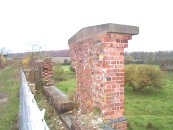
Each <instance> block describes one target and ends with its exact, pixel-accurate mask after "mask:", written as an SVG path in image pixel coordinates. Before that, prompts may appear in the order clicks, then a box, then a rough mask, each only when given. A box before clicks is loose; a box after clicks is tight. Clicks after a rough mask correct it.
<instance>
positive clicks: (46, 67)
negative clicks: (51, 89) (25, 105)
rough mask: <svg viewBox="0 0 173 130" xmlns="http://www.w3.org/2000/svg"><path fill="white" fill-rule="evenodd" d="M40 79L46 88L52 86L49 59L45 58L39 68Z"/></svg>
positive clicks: (50, 62)
mask: <svg viewBox="0 0 173 130" xmlns="http://www.w3.org/2000/svg"><path fill="white" fill-rule="evenodd" d="M41 67H42V68H41V78H42V80H43V82H44V84H45V85H46V86H52V85H53V84H54V80H53V63H52V61H51V58H46V59H45V60H44V62H43V65H42V66H41Z"/></svg>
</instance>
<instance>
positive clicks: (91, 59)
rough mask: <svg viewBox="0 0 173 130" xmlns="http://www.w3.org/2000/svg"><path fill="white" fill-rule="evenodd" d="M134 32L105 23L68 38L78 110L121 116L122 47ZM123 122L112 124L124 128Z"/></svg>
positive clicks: (122, 102) (110, 117) (122, 111)
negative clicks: (96, 110)
mask: <svg viewBox="0 0 173 130" xmlns="http://www.w3.org/2000/svg"><path fill="white" fill-rule="evenodd" d="M129 30H130V31H129ZM121 31H122V32H121ZM138 31H139V29H138V27H134V26H126V25H117V24H105V25H99V26H94V27H88V28H84V29H82V30H81V31H79V32H78V33H77V34H76V35H74V36H73V37H72V38H71V39H69V47H70V56H71V61H72V66H73V67H74V68H75V70H76V77H77V99H78V101H79V104H80V110H81V113H87V112H91V111H92V110H93V108H94V107H98V108H100V110H101V113H102V115H103V118H104V119H107V120H110V119H118V118H122V117H123V115H124V114H123V113H124V48H126V47H128V40H131V38H132V35H135V34H138ZM126 32H127V33H126ZM124 122H125V123H124ZM121 124H123V125H121ZM126 124H127V123H126V121H124V120H123V122H121V121H120V123H118V122H116V123H114V125H115V127H117V129H120V128H119V127H120V126H122V127H121V128H124V129H126Z"/></svg>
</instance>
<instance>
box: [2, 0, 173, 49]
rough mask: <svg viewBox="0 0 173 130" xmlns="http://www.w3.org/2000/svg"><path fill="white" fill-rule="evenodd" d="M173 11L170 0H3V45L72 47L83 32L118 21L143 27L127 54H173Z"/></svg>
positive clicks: (23, 47)
mask: <svg viewBox="0 0 173 130" xmlns="http://www.w3.org/2000/svg"><path fill="white" fill-rule="evenodd" d="M172 12H173V8H172V1H171V0H61V1H58V0H1V1H0V47H6V48H7V49H9V50H12V52H23V51H27V50H31V44H39V45H40V46H42V49H44V50H45V49H47V50H61V49H68V44H67V41H68V39H69V38H70V37H71V36H72V35H74V34H75V33H76V32H77V31H79V29H81V28H83V27H86V26H93V25H97V24H104V23H117V24H126V25H134V26H139V28H140V33H139V35H136V36H133V38H132V40H131V41H130V42H129V47H128V48H127V49H126V51H160V50H173V45H172V43H173V40H172V38H171V37H172V30H173V24H172V23H173V19H172V17H173V15H172Z"/></svg>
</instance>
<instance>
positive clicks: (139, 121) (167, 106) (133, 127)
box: [56, 65, 173, 130]
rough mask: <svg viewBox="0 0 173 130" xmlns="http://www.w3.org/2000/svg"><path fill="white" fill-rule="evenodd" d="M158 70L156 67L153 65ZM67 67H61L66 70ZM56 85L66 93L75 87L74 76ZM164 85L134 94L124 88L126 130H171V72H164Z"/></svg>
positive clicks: (172, 80)
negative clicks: (157, 88)
mask: <svg viewBox="0 0 173 130" xmlns="http://www.w3.org/2000/svg"><path fill="white" fill-rule="evenodd" d="M154 66H156V67H157V68H159V66H158V65H154ZM68 67H69V66H62V68H64V69H65V70H68ZM65 73H66V76H67V77H68V76H69V77H70V78H66V79H65V80H63V81H60V82H58V83H57V84H56V86H57V87H58V88H60V89H61V90H62V91H63V92H65V93H67V94H68V92H69V91H71V90H73V89H75V88H74V87H75V86H76V85H75V84H76V80H75V74H73V73H71V72H70V71H66V72H65ZM165 82H166V85H165V86H163V89H161V90H152V91H151V90H144V91H141V92H135V91H133V90H132V89H131V88H129V87H128V86H125V116H126V117H127V119H128V130H173V72H165Z"/></svg>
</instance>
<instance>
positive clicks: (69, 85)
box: [55, 65, 76, 95]
mask: <svg viewBox="0 0 173 130" xmlns="http://www.w3.org/2000/svg"><path fill="white" fill-rule="evenodd" d="M56 67H61V69H62V70H63V71H64V73H63V80H62V81H57V82H56V84H55V86H57V88H59V89H60V90H61V91H62V92H64V93H66V94H68V95H70V94H71V93H72V92H73V91H74V90H75V87H76V80H75V73H74V72H71V71H70V66H69V65H63V66H55V68H56Z"/></svg>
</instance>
